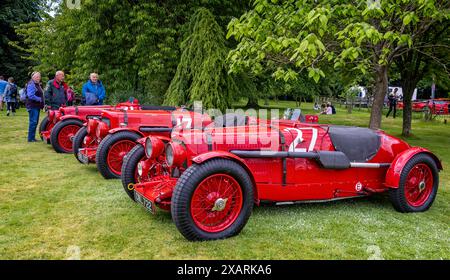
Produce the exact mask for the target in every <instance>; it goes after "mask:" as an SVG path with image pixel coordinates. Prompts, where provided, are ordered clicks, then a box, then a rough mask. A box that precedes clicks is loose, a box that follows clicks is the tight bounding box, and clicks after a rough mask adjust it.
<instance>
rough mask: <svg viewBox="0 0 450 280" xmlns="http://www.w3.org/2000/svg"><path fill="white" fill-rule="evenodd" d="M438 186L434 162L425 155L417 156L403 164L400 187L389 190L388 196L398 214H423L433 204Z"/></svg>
mask: <svg viewBox="0 0 450 280" xmlns="http://www.w3.org/2000/svg"><path fill="white" fill-rule="evenodd" d="M438 186H439V174H438V168H437V166H436V163H435V161H434V160H433V158H432V157H431V156H429V155H427V154H424V153H422V154H417V155H415V156H414V157H412V158H411V159H410V160H409V161H408V162H407V163H406V164H405V166H404V167H403V170H402V173H401V175H400V185H399V187H398V188H397V189H390V190H389V196H390V199H391V202H392V205H393V206H394V208H395V210H397V211H399V212H404V213H405V212H423V211H426V210H428V209H429V208H430V207H431V205H432V204H433V201H434V199H435V198H436V194H437V190H438Z"/></svg>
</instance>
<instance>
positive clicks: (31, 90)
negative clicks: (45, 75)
mask: <svg viewBox="0 0 450 280" xmlns="http://www.w3.org/2000/svg"><path fill="white" fill-rule="evenodd" d="M40 82H41V73H39V72H33V74H32V75H31V81H29V82H28V84H27V89H26V90H27V101H26V106H27V111H28V116H29V126H28V142H36V127H37V125H38V122H39V113H40V111H41V109H42V108H44V91H43V90H42V87H41V84H40Z"/></svg>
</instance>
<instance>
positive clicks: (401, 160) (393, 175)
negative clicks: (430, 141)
mask: <svg viewBox="0 0 450 280" xmlns="http://www.w3.org/2000/svg"><path fill="white" fill-rule="evenodd" d="M420 153H426V154H429V155H430V156H431V157H433V158H434V161H435V162H436V165H437V168H438V169H439V170H442V168H443V167H442V163H441V162H440V160H439V159H438V158H437V157H436V156H435V155H434V154H433V153H432V152H430V151H429V150H427V149H425V148H421V147H412V148H410V149H407V150H405V151H403V152H401V153H399V154H397V156H396V157H395V158H394V160H393V161H392V163H391V166H390V167H389V169H388V171H387V172H386V182H385V185H386V186H387V187H390V188H397V187H398V185H399V183H400V175H401V173H402V170H403V166H405V164H406V163H407V162H408V161H409V160H410V159H411V158H412V157H414V156H415V155H417V154H420Z"/></svg>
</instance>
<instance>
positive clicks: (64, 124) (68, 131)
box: [50, 119, 83, 154]
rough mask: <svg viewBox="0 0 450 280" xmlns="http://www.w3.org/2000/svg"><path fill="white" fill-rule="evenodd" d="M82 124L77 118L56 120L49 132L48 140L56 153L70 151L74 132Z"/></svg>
mask: <svg viewBox="0 0 450 280" xmlns="http://www.w3.org/2000/svg"><path fill="white" fill-rule="evenodd" d="M82 126H83V122H82V121H80V120H77V119H67V120H63V121H60V122H58V123H57V124H56V125H55V126H54V127H53V129H52V132H51V134H50V142H51V144H52V146H53V149H55V151H56V152H57V153H66V154H68V153H72V148H73V147H72V146H73V145H72V142H73V139H74V137H75V134H76V133H77V132H78V130H79V129H80V128H81V127H82Z"/></svg>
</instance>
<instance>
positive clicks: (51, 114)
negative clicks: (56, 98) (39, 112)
mask: <svg viewBox="0 0 450 280" xmlns="http://www.w3.org/2000/svg"><path fill="white" fill-rule="evenodd" d="M54 118H55V111H53V110H50V111H48V120H49V121H50V122H52V121H53V119H54Z"/></svg>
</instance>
